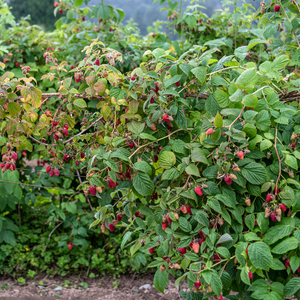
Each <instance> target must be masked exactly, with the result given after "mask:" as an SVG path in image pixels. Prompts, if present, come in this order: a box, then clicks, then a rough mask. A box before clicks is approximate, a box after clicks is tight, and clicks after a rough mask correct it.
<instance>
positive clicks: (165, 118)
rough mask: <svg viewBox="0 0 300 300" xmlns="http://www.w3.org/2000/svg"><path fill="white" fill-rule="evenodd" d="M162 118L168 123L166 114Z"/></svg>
mask: <svg viewBox="0 0 300 300" xmlns="http://www.w3.org/2000/svg"><path fill="white" fill-rule="evenodd" d="M162 118H163V120H164V121H165V122H167V123H170V120H169V116H168V115H167V114H164V115H163V116H162Z"/></svg>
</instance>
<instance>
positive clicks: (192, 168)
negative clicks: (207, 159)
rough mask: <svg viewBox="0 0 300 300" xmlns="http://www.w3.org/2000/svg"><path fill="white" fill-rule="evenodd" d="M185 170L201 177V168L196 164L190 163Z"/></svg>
mask: <svg viewBox="0 0 300 300" xmlns="http://www.w3.org/2000/svg"><path fill="white" fill-rule="evenodd" d="M185 172H186V173H187V174H189V175H194V176H198V177H200V173H199V169H198V167H197V166H196V165H195V164H189V165H188V166H187V167H186V168H185Z"/></svg>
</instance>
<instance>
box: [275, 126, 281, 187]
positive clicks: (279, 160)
mask: <svg viewBox="0 0 300 300" xmlns="http://www.w3.org/2000/svg"><path fill="white" fill-rule="evenodd" d="M277 131H278V129H277V127H276V132H275V145H274V147H275V151H276V155H277V158H278V162H279V174H278V177H277V180H276V185H275V187H276V188H277V189H278V182H279V178H280V176H281V159H280V157H279V153H278V150H277V139H278V137H277Z"/></svg>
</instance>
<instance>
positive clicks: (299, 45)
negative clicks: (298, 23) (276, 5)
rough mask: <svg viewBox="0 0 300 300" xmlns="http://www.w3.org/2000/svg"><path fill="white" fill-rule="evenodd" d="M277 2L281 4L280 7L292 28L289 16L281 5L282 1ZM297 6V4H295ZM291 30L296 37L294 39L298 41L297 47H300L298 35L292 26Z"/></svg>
mask: <svg viewBox="0 0 300 300" xmlns="http://www.w3.org/2000/svg"><path fill="white" fill-rule="evenodd" d="M279 2H280V5H281V7H282V10H283V11H284V14H285V16H286V18H287V20H288V22H289V23H290V24H291V26H292V28H293V25H292V23H291V20H290V18H289V17H288V15H287V13H286V11H285V8H284V7H283V5H282V3H281V0H279ZM297 7H298V6H297ZM298 9H299V8H298ZM293 32H294V36H295V38H296V41H297V43H298V47H299V49H300V42H299V40H298V36H297V33H296V31H295V29H294V28H293Z"/></svg>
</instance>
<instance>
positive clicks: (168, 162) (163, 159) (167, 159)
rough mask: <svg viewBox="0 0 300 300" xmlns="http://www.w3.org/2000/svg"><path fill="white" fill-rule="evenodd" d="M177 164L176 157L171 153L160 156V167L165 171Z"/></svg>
mask: <svg viewBox="0 0 300 300" xmlns="http://www.w3.org/2000/svg"><path fill="white" fill-rule="evenodd" d="M175 163H176V156H175V154H174V153H173V152H171V151H163V152H162V154H160V155H159V166H160V167H161V168H163V169H170V168H171V167H172V166H174V165H175Z"/></svg>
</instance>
